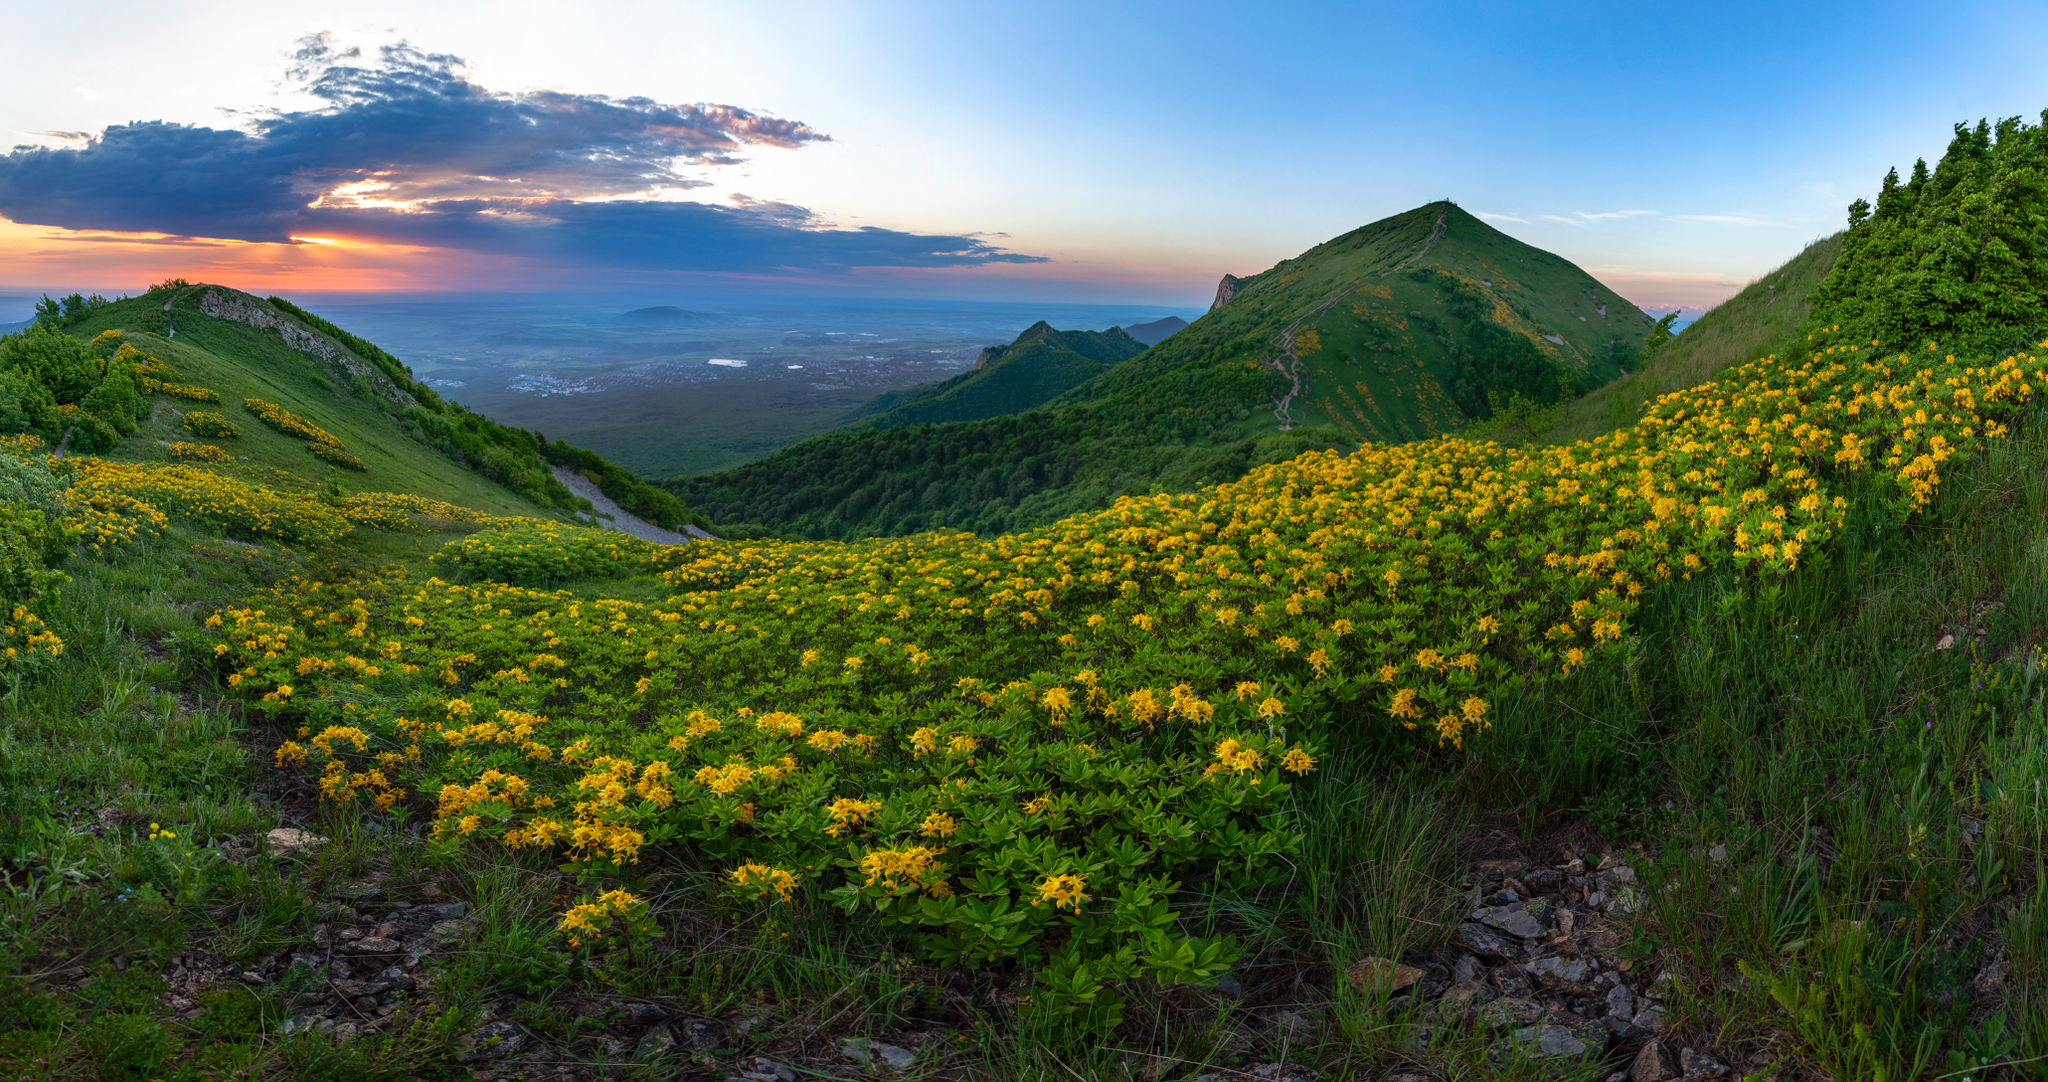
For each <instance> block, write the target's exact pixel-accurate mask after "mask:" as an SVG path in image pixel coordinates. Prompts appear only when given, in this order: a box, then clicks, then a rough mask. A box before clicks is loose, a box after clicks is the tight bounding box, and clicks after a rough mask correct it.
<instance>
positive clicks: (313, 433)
mask: <svg viewBox="0 0 2048 1082" xmlns="http://www.w3.org/2000/svg"><path fill="white" fill-rule="evenodd" d="M242 407H243V408H244V409H246V410H248V411H249V412H250V413H253V414H255V415H256V419H257V420H259V421H262V422H263V423H264V424H266V425H269V426H270V427H271V428H273V429H276V430H277V431H279V432H281V433H283V434H285V435H287V436H295V437H297V438H299V439H302V440H310V441H312V442H314V443H324V444H326V445H327V446H329V447H334V448H337V449H338V448H340V447H341V440H339V439H337V438H336V437H335V436H334V434H333V433H331V432H328V431H327V430H326V429H323V428H321V427H320V426H319V425H316V424H314V423H313V422H311V421H308V420H306V419H305V418H304V417H301V416H299V415H298V414H296V413H293V412H292V411H290V410H288V409H285V408H284V407H283V406H280V405H278V404H277V403H275V402H265V401H264V400H262V399H260V398H244V399H242Z"/></svg>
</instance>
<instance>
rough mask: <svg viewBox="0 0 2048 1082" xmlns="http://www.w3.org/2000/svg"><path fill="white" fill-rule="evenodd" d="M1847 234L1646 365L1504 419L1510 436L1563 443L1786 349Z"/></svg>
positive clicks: (1775, 275) (1721, 308)
mask: <svg viewBox="0 0 2048 1082" xmlns="http://www.w3.org/2000/svg"><path fill="white" fill-rule="evenodd" d="M1841 250H1842V234H1840V233H1837V234H1835V235H1833V236H1831V237H1823V238H1821V239H1820V240H1817V241H1814V242H1813V243H1812V244H1809V245H1807V246H1806V248H1805V250H1804V251H1801V252H1800V253H1799V254H1798V255H1796V256H1793V257H1792V258H1791V259H1789V260H1786V261H1785V263H1784V264H1783V265H1781V266H1779V267H1777V268H1776V269H1775V270H1772V271H1771V272H1770V273H1769V274H1766V275H1764V276H1763V277H1761V278H1759V279H1757V280H1756V281H1754V282H1751V283H1750V284H1749V285H1748V286H1746V287H1745V288H1744V289H1743V290H1742V292H1740V293H1737V294H1736V295H1735V296H1733V297H1730V298H1728V299H1727V300H1725V301H1722V302H1721V303H1720V305H1718V306H1717V307H1715V308H1714V309H1713V310H1712V311H1710V312H1708V313H1707V314H1706V315H1703V316H1701V317H1700V318H1699V319H1698V320H1697V321H1695V322H1694V323H1693V325H1692V326H1690V327H1687V328H1686V329H1685V331H1684V333H1682V334H1679V335H1678V336H1677V337H1675V338H1672V339H1671V340H1670V341H1669V342H1667V343H1665V344H1664V345H1663V346H1662V347H1661V348H1659V349H1658V350H1657V351H1656V353H1655V354H1654V355H1653V356H1652V357H1651V358H1650V359H1649V360H1648V361H1646V362H1645V363H1644V364H1643V365H1642V367H1641V368H1640V369H1639V370H1637V371H1634V372H1631V373H1629V374H1628V375H1627V376H1626V377H1624V378H1622V379H1617V380H1615V381H1613V382H1611V383H1608V384H1606V385H1605V386H1602V387H1600V388H1597V389H1595V390H1594V391H1592V392H1591V393H1589V394H1586V395H1585V396H1583V397H1581V398H1578V399H1574V400H1573V401H1570V402H1566V403H1563V404H1561V405H1560V406H1558V407H1557V408H1556V409H1555V410H1554V411H1549V412H1548V413H1547V414H1539V415H1537V416H1534V417H1528V416H1524V417H1518V418H1516V419H1514V420H1513V421H1511V422H1509V423H1506V424H1503V425H1501V426H1500V431H1499V432H1498V435H1499V436H1500V438H1502V439H1505V440H1506V441H1508V442H1510V443H1519V442H1522V441H1524V440H1527V439H1530V438H1532V437H1534V438H1540V439H1542V440H1543V441H1544V442H1550V443H1564V442H1569V441H1571V440H1578V439H1588V438H1590V437H1593V436H1597V435H1600V434H1601V433H1604V432H1612V431H1614V430H1615V429H1617V428H1620V427H1622V426H1623V425H1627V424H1631V423H1633V422H1634V421H1635V419H1636V418H1637V417H1640V416H1641V415H1642V412H1643V407H1644V405H1646V404H1647V403H1649V402H1652V401H1654V400H1656V398H1657V397H1658V396H1659V395H1666V394H1670V393H1671V392H1673V391H1682V390H1685V389H1686V388H1688V387H1697V386H1699V385H1700V384H1702V383H1705V382H1706V381H1708V380H1710V379H1713V378H1714V377H1715V375H1717V374H1719V373H1720V372H1722V371H1723V370H1725V369H1727V368H1730V367H1733V366H1735V365H1738V364H1745V363H1747V362H1750V361H1754V360H1756V359H1757V358H1759V357H1762V356H1764V355H1766V354H1769V353H1774V352H1782V350H1781V349H1780V347H1782V346H1783V345H1784V344H1785V342H1786V340H1787V339H1788V338H1789V337H1791V336H1792V334H1793V332H1794V331H1796V330H1797V329H1798V328H1799V327H1800V325H1801V324H1802V323H1804V322H1805V320H1806V315H1807V310H1808V308H1809V306H1810V304H1811V298H1812V294H1813V291H1814V287H1816V286H1818V285H1819V284H1820V283H1821V280H1822V279H1824V278H1826V277H1827V274H1828V271H1830V270H1832V269H1833V268H1834V265H1835V258H1836V256H1838V255H1840V254H1841Z"/></svg>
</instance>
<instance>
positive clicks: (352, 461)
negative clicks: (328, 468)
mask: <svg viewBox="0 0 2048 1082" xmlns="http://www.w3.org/2000/svg"><path fill="white" fill-rule="evenodd" d="M306 450H308V451H311V452H313V453H314V454H316V455H319V456H320V457H321V458H324V459H326V460H327V461H329V462H332V463H334V464H335V465H337V466H340V467H341V468H343V469H348V470H355V471H357V472H358V473H368V472H369V470H370V467H368V466H365V465H363V460H362V459H360V458H357V457H356V456H354V455H352V454H349V453H348V452H347V451H344V450H342V449H341V448H339V447H333V446H330V445H328V444H325V443H309V444H307V445H306Z"/></svg>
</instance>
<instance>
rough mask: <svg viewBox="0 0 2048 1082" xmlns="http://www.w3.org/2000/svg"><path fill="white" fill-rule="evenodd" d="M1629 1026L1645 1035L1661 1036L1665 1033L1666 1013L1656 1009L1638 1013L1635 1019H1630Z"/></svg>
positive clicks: (1652, 1008)
mask: <svg viewBox="0 0 2048 1082" xmlns="http://www.w3.org/2000/svg"><path fill="white" fill-rule="evenodd" d="M1629 1025H1632V1026H1634V1027H1636V1028H1637V1029H1639V1030H1642V1031H1643V1032H1645V1033H1652V1034H1661V1033H1663V1032H1664V1012H1662V1011H1660V1010H1657V1009H1656V1008H1655V1007H1651V1008H1649V1009H1647V1010H1643V1011H1638V1012H1636V1016H1635V1017H1634V1018H1631V1019H1629Z"/></svg>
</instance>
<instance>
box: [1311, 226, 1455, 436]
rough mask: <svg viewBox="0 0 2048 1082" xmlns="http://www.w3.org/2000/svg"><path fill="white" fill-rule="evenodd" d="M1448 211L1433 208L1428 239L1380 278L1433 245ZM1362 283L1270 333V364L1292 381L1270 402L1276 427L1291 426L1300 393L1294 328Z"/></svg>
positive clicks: (1393, 271)
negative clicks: (1275, 351)
mask: <svg viewBox="0 0 2048 1082" xmlns="http://www.w3.org/2000/svg"><path fill="white" fill-rule="evenodd" d="M1450 213H1451V208H1450V205H1449V204H1445V205H1444V209H1442V210H1440V211H1437V212H1436V225H1435V226H1433V227H1431V229H1430V231H1429V239H1428V240H1425V241H1423V242H1422V250H1421V251H1419V252H1416V253H1415V254H1414V255H1411V256H1409V257H1408V258H1406V259H1404V260H1402V261H1400V262H1399V263H1396V264H1394V266H1393V269H1391V270H1389V271H1387V273H1386V274H1382V275H1380V278H1381V279H1382V280H1384V279H1386V278H1388V277H1391V276H1392V275H1394V274H1395V273H1397V272H1399V271H1400V270H1401V268H1403V267H1406V266H1407V265H1409V264H1410V263H1413V262H1415V261H1416V260H1418V259H1421V258H1422V257H1423V256H1426V255H1428V254H1429V250H1430V249H1431V248H1434V247H1436V242H1437V241H1439V240H1442V239H1443V235H1444V219H1445V217H1446V216H1448V215H1449V214H1450ZM1364 284H1365V283H1364V282H1354V283H1352V284H1351V285H1348V286H1345V287H1344V288H1343V289H1339V290H1337V291H1336V292H1334V293H1331V294H1330V295H1329V296H1327V297H1324V298H1323V300H1322V303H1321V304H1318V305H1316V306H1315V307H1314V308H1311V309H1309V310H1308V311H1306V312H1303V313H1302V314H1300V315H1298V316H1296V317H1294V321H1293V322H1292V323H1289V324H1288V325H1287V326H1285V327H1282V328H1280V331H1279V333H1278V334H1276V335H1274V338H1275V340H1276V342H1277V344H1278V345H1279V347H1280V355H1279V358H1278V359H1277V360H1276V361H1275V362H1274V364H1273V367H1275V368H1277V369H1279V370H1280V371H1281V372H1282V373H1284V374H1286V376H1287V377H1288V378H1289V379H1292V380H1293V381H1294V386H1292V387H1290V388H1288V390H1287V393H1286V394H1285V395H1282V396H1281V398H1280V401H1278V402H1276V403H1274V404H1273V416H1275V417H1277V418H1279V419H1280V431H1282V432H1286V431H1288V430H1290V429H1292V428H1293V427H1294V418H1293V416H1292V415H1290V414H1289V413H1288V412H1287V408H1288V407H1289V406H1290V405H1292V404H1293V402H1294V399H1295V396H1297V395H1299V394H1301V358H1300V357H1298V356H1296V355H1295V352H1294V332H1295V331H1297V330H1299V329H1300V328H1301V325H1302V324H1303V323H1306V322H1307V321H1309V320H1311V319H1314V318H1315V317H1316V316H1317V315H1318V314H1320V313H1321V312H1322V311H1323V310H1324V309H1326V308H1328V307H1329V306H1331V305H1333V304H1335V303H1337V302H1338V301H1339V300H1341V299H1343V298H1344V296H1345V295H1346V294H1348V293H1350V292H1351V291H1352V290H1354V289H1357V288H1358V287H1359V286H1362V285H1364Z"/></svg>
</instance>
